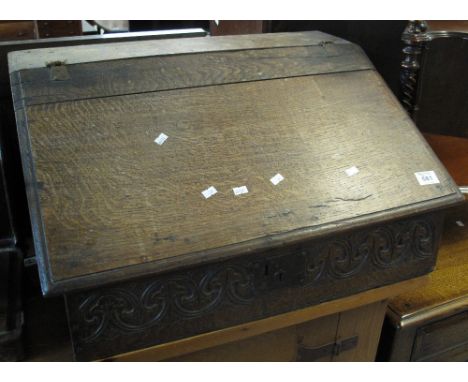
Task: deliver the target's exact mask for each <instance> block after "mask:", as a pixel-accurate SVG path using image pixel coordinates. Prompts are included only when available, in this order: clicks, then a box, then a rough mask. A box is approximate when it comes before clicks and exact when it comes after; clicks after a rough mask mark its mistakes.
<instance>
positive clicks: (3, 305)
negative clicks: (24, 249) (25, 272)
mask: <svg viewBox="0 0 468 382" xmlns="http://www.w3.org/2000/svg"><path fill="white" fill-rule="evenodd" d="M22 262H23V256H22V254H21V252H20V251H19V250H18V249H16V248H0V361H16V360H19V359H21V358H22V357H23V343H22V341H21V339H22V338H21V337H22V334H23V332H22V329H23V307H22V304H21V276H22V266H23V264H22Z"/></svg>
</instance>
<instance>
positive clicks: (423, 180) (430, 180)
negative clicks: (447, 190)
mask: <svg viewBox="0 0 468 382" xmlns="http://www.w3.org/2000/svg"><path fill="white" fill-rule="evenodd" d="M414 175H416V179H417V180H418V182H419V184H420V185H421V186H425V185H427V184H437V183H440V182H439V178H437V175H436V173H435V172H434V171H421V172H415V173H414Z"/></svg>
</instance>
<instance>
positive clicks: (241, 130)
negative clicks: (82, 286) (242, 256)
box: [28, 71, 456, 280]
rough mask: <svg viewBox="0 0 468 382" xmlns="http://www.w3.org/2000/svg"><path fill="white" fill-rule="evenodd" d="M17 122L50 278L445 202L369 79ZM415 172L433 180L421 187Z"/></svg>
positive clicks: (201, 92) (223, 92) (444, 185)
mask: <svg viewBox="0 0 468 382" xmlns="http://www.w3.org/2000/svg"><path fill="white" fill-rule="evenodd" d="M272 94H274V95H275V96H274V97H272ZM383 105H385V107H383ZM28 121H29V130H30V137H31V144H32V149H33V156H34V162H35V166H36V170H37V181H38V188H39V190H40V191H39V192H40V200H41V203H40V204H41V206H42V214H43V219H44V228H45V233H46V237H47V246H48V252H49V259H50V262H51V265H52V272H53V277H54V279H56V280H61V279H64V278H70V277H76V276H80V275H84V274H88V273H95V272H102V271H105V270H109V269H113V268H119V267H124V266H128V265H132V264H138V263H145V262H149V261H155V260H163V259H165V258H168V257H173V256H178V255H183V254H188V253H194V252H198V251H203V250H206V249H209V248H217V247H223V246H227V245H230V244H235V243H237V242H239V241H246V240H249V239H254V238H257V237H268V236H270V235H274V234H275V233H280V232H287V231H292V230H296V229H300V228H304V227H313V226H320V225H322V224H325V223H330V222H333V221H337V220H342V219H349V218H352V217H354V216H359V215H366V214H370V213H373V212H378V211H382V210H387V209H391V208H397V207H400V206H405V205H409V204H413V203H418V202H422V201H426V200H430V199H433V198H438V197H441V196H445V195H450V194H453V193H455V192H456V188H455V187H454V184H453V183H452V182H451V180H450V178H449V177H448V175H447V174H446V172H445V171H444V169H443V168H442V167H441V166H440V165H439V164H438V163H437V162H436V161H435V160H434V159H433V158H432V156H431V152H430V151H429V149H428V148H427V147H425V146H424V145H423V144H421V140H420V136H419V134H418V133H417V132H416V130H415V129H414V128H413V126H412V124H411V123H410V121H409V119H408V118H407V117H406V115H404V114H403V113H401V110H400V107H399V105H398V104H397V103H396V101H395V100H394V99H393V98H392V97H391V96H390V95H389V93H388V91H387V90H386V89H385V88H384V85H383V83H382V82H381V80H380V78H379V77H378V76H377V75H376V74H375V73H374V72H373V71H364V72H354V73H342V74H334V75H326V76H318V77H302V78H295V79H282V80H273V81H262V82H255V83H245V84H234V85H223V86H216V87H205V88H200V89H187V90H184V91H167V92H158V93H150V94H144V95H131V96H122V97H114V98H104V99H93V100H87V101H77V102H73V103H61V104H51V105H47V104H46V105H38V106H32V107H30V108H29V109H28ZM382 121H385V125H384V124H383V123H382ZM341 126H343V128H339V127H341ZM161 132H164V133H165V134H167V135H168V136H169V139H168V140H167V142H166V143H164V144H163V145H162V146H158V145H156V144H155V143H154V142H153V140H154V139H155V138H156V137H157V136H158V135H159V134H160V133H161ZM364 152H365V155H363V153H364ZM351 166H357V167H358V168H359V169H360V172H359V174H357V175H355V176H353V177H349V176H347V175H346V173H345V169H347V168H349V167H351ZM425 170H435V171H436V173H437V175H438V176H439V179H440V181H441V184H438V185H430V186H424V187H422V186H420V185H419V184H418V182H417V180H416V178H415V176H414V172H416V171H425ZM276 173H281V174H282V175H283V176H284V177H285V180H284V181H283V182H282V183H280V184H279V185H278V186H276V187H275V186H273V185H272V184H271V183H270V181H269V179H270V178H271V177H272V176H273V175H275V174H276ZM242 185H246V186H247V187H248V188H249V191H250V192H249V193H248V194H246V195H243V196H240V197H235V196H234V195H233V192H232V188H233V187H236V186H242ZM209 186H215V187H216V188H217V189H218V190H219V192H218V194H216V195H215V196H213V197H212V198H210V199H207V200H205V199H204V198H203V196H202V195H201V191H203V190H204V189H206V188H208V187H209Z"/></svg>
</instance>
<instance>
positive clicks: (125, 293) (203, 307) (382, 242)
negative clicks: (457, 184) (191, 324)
mask: <svg viewBox="0 0 468 382" xmlns="http://www.w3.org/2000/svg"><path fill="white" fill-rule="evenodd" d="M435 251H436V233H435V224H434V223H433V222H432V221H431V219H422V218H419V219H414V220H409V221H404V222H396V223H392V224H389V225H386V226H380V227H376V228H374V229H372V230H370V231H364V232H355V233H351V234H348V235H346V236H342V237H340V238H332V239H328V240H325V241H322V242H321V241H314V242H312V243H309V244H304V245H302V246H301V247H299V250H298V251H296V252H294V251H293V252H290V253H286V254H283V255H276V256H273V257H272V256H270V257H268V253H264V254H261V256H259V257H255V256H254V257H253V260H252V259H251V260H247V261H246V260H243V261H242V259H240V260H237V261H236V263H235V264H234V263H233V262H230V263H224V264H218V265H215V266H211V267H210V266H204V267H202V268H197V269H193V270H188V271H184V272H180V273H177V274H175V275H169V276H165V277H160V278H157V279H151V280H139V281H135V282H133V283H128V284H126V286H125V288H123V287H120V286H117V287H109V288H103V289H98V290H95V291H92V292H85V293H83V294H82V295H81V296H82V297H80V301H81V303H80V304H79V306H78V309H77V312H78V316H79V317H75V320H76V321H77V322H79V326H80V330H79V340H80V341H82V342H83V343H92V342H94V341H96V340H98V339H102V337H104V338H112V337H114V336H117V335H121V334H123V333H126V334H130V333H135V332H143V331H145V330H146V329H148V328H151V327H153V326H154V325H157V324H159V323H161V321H163V320H165V322H166V321H171V320H174V319H177V320H178V319H184V320H186V319H192V318H196V317H200V316H203V315H205V314H207V313H209V312H212V311H214V310H216V309H218V308H220V306H222V305H243V304H252V303H254V302H255V301H256V297H258V296H260V295H261V294H264V293H268V291H269V290H271V288H272V286H274V287H278V285H280V286H281V287H283V288H288V287H302V288H310V287H314V286H319V285H320V284H321V283H322V282H326V281H327V280H340V279H348V278H351V277H355V276H356V275H358V274H360V273H361V272H363V270H364V269H365V272H377V271H379V269H388V268H391V267H397V266H398V265H399V264H401V262H403V261H420V260H422V259H425V258H427V257H429V256H433V255H434V254H435ZM259 264H267V269H268V264H270V266H269V268H270V269H274V270H276V272H274V275H275V280H274V281H275V284H272V283H268V282H265V281H264V280H263V279H264V278H267V277H271V275H267V272H259ZM279 270H280V271H281V276H280V277H279V278H278V271H279ZM281 283H283V284H281ZM304 293H306V289H304Z"/></svg>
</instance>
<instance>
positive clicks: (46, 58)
mask: <svg viewBox="0 0 468 382" xmlns="http://www.w3.org/2000/svg"><path fill="white" fill-rule="evenodd" d="M325 41H328V42H333V43H334V44H350V43H349V42H348V41H346V40H343V39H340V38H338V37H334V36H331V35H329V34H326V33H322V32H319V31H313V32H299V33H265V34H259V35H244V36H242V37H241V38H239V37H238V36H219V37H216V38H215V39H213V38H210V37H200V38H190V39H187V38H178V39H177V40H173V41H164V42H160V41H145V42H143V43H142V42H138V43H135V42H122V43H117V44H112V45H82V46H74V47H69V46H64V47H55V48H45V49H34V50H31V49H30V50H24V51H19V52H11V53H9V54H8V64H9V65H8V66H9V68H10V73H13V72H15V71H19V70H23V69H34V68H45V67H47V64H48V63H50V62H54V61H65V62H66V63H67V64H68V65H71V64H79V63H85V62H97V61H108V60H119V59H128V58H137V57H151V56H164V55H174V54H183V53H197V52H214V51H229V50H242V49H263V48H273V47H276V48H279V47H291V46H304V45H318V44H320V43H322V42H325Z"/></svg>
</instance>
